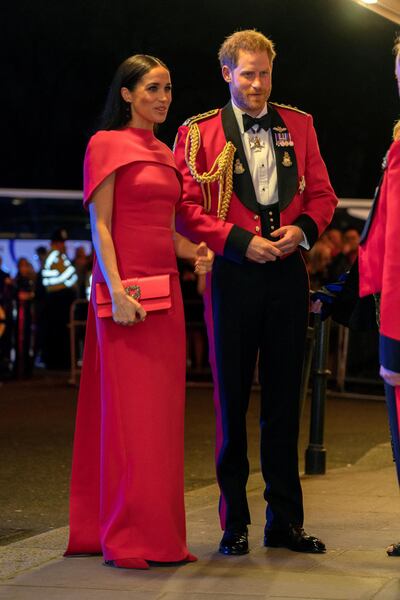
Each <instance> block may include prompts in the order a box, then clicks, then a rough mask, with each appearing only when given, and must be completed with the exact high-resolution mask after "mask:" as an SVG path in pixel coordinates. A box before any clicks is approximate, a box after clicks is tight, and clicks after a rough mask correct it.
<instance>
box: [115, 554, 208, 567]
mask: <svg viewBox="0 0 400 600" xmlns="http://www.w3.org/2000/svg"><path fill="white" fill-rule="evenodd" d="M128 558H132V556H113V557H111V556H108V555H105V554H104V560H106V561H116V560H124V559H128ZM135 558H141V559H143V560H146V561H148V562H153V563H166V564H169V563H185V562H196V561H197V560H198V558H197V556H195V555H194V554H192V553H191V552H189V551H188V552H186V554H184V555H183V557H181V558H175V557H174V558H165V556H163V557H162V558H159V557H158V558H157V557H155V556H154V555H151V556H150V555H146V556H139V555H138V554H137V553H136V554H135Z"/></svg>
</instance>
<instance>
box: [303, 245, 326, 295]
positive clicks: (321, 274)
mask: <svg viewBox="0 0 400 600" xmlns="http://www.w3.org/2000/svg"><path fill="white" fill-rule="evenodd" d="M304 258H305V261H306V266H307V271H308V276H309V278H310V289H311V290H317V289H318V288H320V287H321V286H323V285H325V283H327V282H328V281H329V268H328V267H329V265H330V263H331V260H332V250H331V247H330V246H329V245H328V244H327V243H325V242H324V240H323V239H320V240H318V241H317V242H316V243H315V244H314V246H313V247H312V248H311V250H310V251H309V252H307V253H304Z"/></svg>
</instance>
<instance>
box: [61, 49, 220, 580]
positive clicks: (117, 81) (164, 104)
mask: <svg viewBox="0 0 400 600" xmlns="http://www.w3.org/2000/svg"><path fill="white" fill-rule="evenodd" d="M170 102H171V82H170V75H169V72H168V70H167V68H166V67H165V65H164V64H163V63H162V62H161V61H160V60H158V59H156V58H154V57H151V56H147V55H136V56H133V57H131V58H129V59H127V60H126V61H124V63H122V65H121V66H120V67H119V69H118V70H117V72H116V75H115V77H114V81H113V84H112V86H111V88H110V93H109V98H108V101H107V105H106V110H105V113H104V119H105V122H104V124H103V130H101V131H98V132H97V133H96V134H95V135H94V136H93V137H92V138H91V140H90V142H89V145H88V148H87V152H86V156H85V170H84V204H85V206H86V207H88V208H89V211H90V220H91V227H92V237H93V243H94V247H95V250H96V257H97V258H96V261H95V265H94V270H93V283H92V290H93V293H92V299H91V302H90V307H89V315H88V322H87V331H86V342H85V351H84V359H83V369H82V377H81V386H80V392H79V401H78V412H77V422H76V432H75V442H74V455H73V467H72V482H71V500H70V539H69V544H68V549H67V551H66V555H72V554H103V556H104V559H105V562H106V564H109V565H112V566H116V567H125V568H139V569H146V568H148V562H147V561H156V562H179V561H192V560H195V557H193V555H191V554H190V553H189V551H188V549H187V546H186V532H185V511H184V495H183V494H184V488H183V445H184V434H183V422H184V398H185V333H184V317H183V308H182V300H181V293H180V287H179V282H178V272H177V266H176V258H175V255H176V254H177V255H178V256H181V257H183V258H192V259H193V260H194V262H195V264H196V270H197V271H198V272H205V271H207V270H209V269H210V268H211V263H212V253H211V252H210V251H209V250H208V249H207V248H206V246H205V245H204V244H200V245H199V246H196V245H195V244H192V243H191V242H189V240H187V239H186V238H183V237H182V236H179V235H178V234H176V233H175V231H174V226H173V220H174V205H175V203H176V202H177V201H178V200H179V197H180V193H181V183H180V175H179V173H178V171H177V169H176V166H175V163H174V158H173V155H172V152H171V151H170V150H169V148H168V147H167V146H165V145H164V144H163V143H162V142H160V141H159V140H158V139H157V138H156V137H155V136H154V133H153V130H154V125H155V124H157V123H161V122H163V121H164V120H165V118H166V116H167V111H168V107H169V105H170ZM162 274H168V275H169V276H170V282H171V292H172V307H171V308H170V309H168V310H163V311H156V312H149V314H148V315H147V316H146V311H145V310H144V308H143V306H142V305H141V304H140V302H138V301H137V300H135V299H134V298H132V297H130V296H128V295H127V294H126V292H125V290H124V287H123V285H122V283H121V281H122V280H124V279H127V278H132V277H143V276H151V275H162ZM99 282H105V283H106V285H107V288H108V290H109V292H110V296H111V299H112V318H99V317H97V316H96V308H97V305H96V284H97V283H99Z"/></svg>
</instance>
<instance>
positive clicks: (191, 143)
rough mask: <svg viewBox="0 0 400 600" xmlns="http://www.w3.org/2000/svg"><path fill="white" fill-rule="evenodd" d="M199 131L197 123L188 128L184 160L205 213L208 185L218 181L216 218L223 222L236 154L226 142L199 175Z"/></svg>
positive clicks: (208, 199) (230, 195)
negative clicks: (199, 186) (212, 161)
mask: <svg viewBox="0 0 400 600" xmlns="http://www.w3.org/2000/svg"><path fill="white" fill-rule="evenodd" d="M200 141H201V135H200V129H199V126H198V125H197V123H193V124H191V125H190V127H189V131H188V135H187V137H186V143H185V158H186V164H187V166H188V169H189V171H190V173H191V175H192V177H193V179H194V180H195V181H197V182H198V183H200V185H201V188H202V192H203V198H204V209H205V211H206V212H210V210H211V191H210V184H211V183H214V182H215V181H218V184H219V190H218V209H217V216H218V218H219V219H222V220H223V221H225V219H226V217H227V215H228V210H229V204H230V201H231V197H232V190H233V157H234V154H235V152H236V148H235V146H234V145H233V144H232V142H227V143H226V144H225V146H224V148H223V149H222V151H221V152H220V154H218V156H217V158H216V159H215V161H214V164H213V165H212V167H211V169H210V170H209V171H205V172H204V173H202V174H200V173H199V172H198V170H197V167H196V158H197V153H198V151H199V148H200Z"/></svg>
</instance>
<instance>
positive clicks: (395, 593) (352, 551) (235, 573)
mask: <svg viewBox="0 0 400 600" xmlns="http://www.w3.org/2000/svg"><path fill="white" fill-rule="evenodd" d="M390 460H391V455H390V447H389V444H388V443H386V444H382V445H378V446H377V447H375V448H374V449H372V450H371V451H369V452H368V453H367V455H366V456H364V457H363V458H362V459H361V460H360V461H359V462H358V463H357V464H356V465H354V466H352V467H342V468H339V469H334V470H332V471H329V472H328V474H327V475H325V476H320V477H306V478H303V489H304V492H305V508H306V514H307V528H308V529H309V530H310V531H312V532H316V533H318V534H319V535H320V536H321V537H322V538H323V539H324V540H325V542H326V543H327V545H328V552H327V553H326V554H325V555H318V556H313V555H302V554H297V553H294V552H290V551H289V550H285V549H268V550H266V549H265V548H263V547H262V545H261V538H262V530H263V526H264V502H263V501H262V493H261V491H262V482H261V481H260V477H259V475H258V474H253V475H252V476H251V477H250V481H249V486H248V492H249V500H250V507H251V512H252V519H253V524H252V526H251V529H250V543H251V552H250V554H248V555H246V556H242V557H224V556H221V555H219V554H218V553H217V552H216V547H217V544H218V541H219V539H220V531H219V527H218V523H217V517H216V511H215V504H216V499H217V489H216V486H215V485H212V486H208V487H203V488H199V489H197V490H193V491H191V492H188V493H187V495H186V505H187V521H188V539H189V545H190V549H191V551H192V552H194V553H195V554H196V555H197V556H198V558H199V560H198V562H196V563H191V564H187V565H172V564H171V565H166V566H160V565H151V568H150V570H149V571H141V572H138V571H129V570H124V569H112V568H109V567H105V566H104V565H103V564H102V559H101V558H100V557H86V558H62V557H61V554H62V551H63V549H64V547H65V540H66V534H67V531H66V528H61V529H57V530H55V531H52V532H48V533H45V534H42V535H39V536H35V537H33V538H28V539H25V540H22V541H19V542H16V543H14V544H10V545H8V546H3V547H2V548H0V575H1V579H0V599H4V600H114V599H115V600H124V599H125V598H126V599H127V600H128V599H129V600H130V599H134V600H214V599H216V600H228V599H229V600H264V599H267V598H270V599H278V598H279V599H286V600H306V599H307V600H367V599H368V600H369V599H371V600H372V599H374V600H398V599H399V598H400V578H399V570H400V558H398V559H396V558H389V557H387V556H386V554H385V552H384V547H385V545H386V544H387V543H388V542H389V541H392V540H393V539H398V537H400V526H399V518H400V503H399V502H398V488H397V484H396V483H395V479H394V470H393V467H392V466H391V465H390ZM394 530H397V531H396V532H395V531H394Z"/></svg>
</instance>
